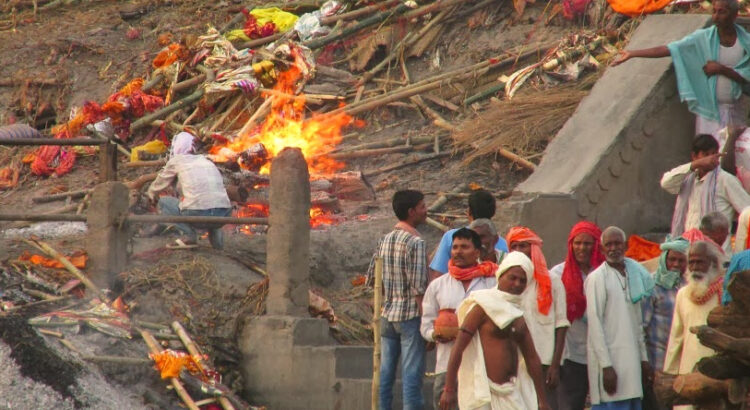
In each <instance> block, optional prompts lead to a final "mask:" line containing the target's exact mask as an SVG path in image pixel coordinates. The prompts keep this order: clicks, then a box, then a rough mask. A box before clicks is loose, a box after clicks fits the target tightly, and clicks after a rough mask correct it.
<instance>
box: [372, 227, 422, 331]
mask: <svg viewBox="0 0 750 410" xmlns="http://www.w3.org/2000/svg"><path fill="white" fill-rule="evenodd" d="M378 256H380V257H381V258H383V309H382V311H381V314H382V316H383V317H384V318H385V319H386V320H388V321H390V322H402V321H405V320H409V319H412V318H415V317H419V316H420V314H419V306H418V304H417V300H416V296H421V295H424V292H425V289H427V253H426V251H425V243H424V240H423V239H422V238H420V237H418V236H415V235H412V234H410V233H408V232H406V231H403V230H401V229H395V230H393V231H391V232H389V233H387V234H386V235H385V236H383V237H382V238H380V241H379V242H378V247H377V250H376V251H375V254H374V255H373V257H372V260H371V261H370V268H369V269H368V270H367V283H368V284H370V285H371V284H372V283H373V282H374V274H375V258H376V257H378Z"/></svg>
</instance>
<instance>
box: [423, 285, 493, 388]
mask: <svg viewBox="0 0 750 410" xmlns="http://www.w3.org/2000/svg"><path fill="white" fill-rule="evenodd" d="M495 287H497V279H495V277H494V276H490V277H482V278H474V279H472V280H471V283H469V287H468V288H467V289H466V290H464V285H463V284H462V283H461V281H460V280H458V279H456V278H454V277H453V276H451V275H450V274H449V273H446V274H444V275H440V277H439V278H437V279H435V280H433V281H432V282H430V284H429V286H427V290H426V291H425V293H424V298H423V299H422V324H421V326H420V329H419V330H420V332H421V333H422V337H424V338H425V340H427V341H428V342H435V338H434V337H433V335H434V332H435V330H434V325H435V320H436V319H437V317H438V313H439V312H440V310H441V309H453V310H456V309H458V306H459V305H460V304H461V302H462V301H463V300H464V299H465V298H466V296H467V295H468V294H469V293H471V292H473V291H475V290H481V289H492V288H495ZM453 344H454V341H450V342H448V343H437V348H436V350H437V359H436V360H435V373H445V371H446V369H447V368H448V359H449V358H450V355H451V349H452V348H453Z"/></svg>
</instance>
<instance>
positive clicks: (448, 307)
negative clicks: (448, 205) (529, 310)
mask: <svg viewBox="0 0 750 410" xmlns="http://www.w3.org/2000/svg"><path fill="white" fill-rule="evenodd" d="M481 251H482V242H481V239H480V237H479V234H477V233H476V232H474V231H472V230H470V229H468V228H461V229H459V230H457V231H456V232H455V233H454V234H453V242H452V245H451V259H450V260H449V261H448V275H441V276H440V277H438V278H437V279H435V280H433V281H432V282H430V284H429V285H428V286H427V290H426V291H425V294H424V299H423V301H422V325H421V327H420V331H421V333H422V337H424V338H425V340H427V341H428V342H436V343H437V358H436V360H435V382H434V383H433V392H434V393H433V394H434V397H433V399H434V407H435V408H436V409H437V408H439V407H440V395H441V394H442V392H443V388H444V387H445V372H446V370H447V369H448V358H449V357H450V353H451V349H452V348H453V342H454V340H455V338H456V334H455V333H457V331H458V318H457V317H456V313H455V310H456V309H457V308H458V306H459V305H460V304H461V302H462V301H463V300H464V299H465V298H466V297H467V296H468V295H469V294H470V293H471V292H473V291H475V290H480V289H493V288H495V287H496V286H497V280H496V279H495V271H496V270H497V265H496V264H494V263H492V262H487V261H485V262H481V263H480V262H479V256H480V254H481Z"/></svg>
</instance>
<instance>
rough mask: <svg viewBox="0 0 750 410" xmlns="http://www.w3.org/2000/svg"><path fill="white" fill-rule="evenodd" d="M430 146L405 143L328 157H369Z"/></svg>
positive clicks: (329, 156)
mask: <svg viewBox="0 0 750 410" xmlns="http://www.w3.org/2000/svg"><path fill="white" fill-rule="evenodd" d="M430 146H432V144H421V145H406V146H402V147H393V148H378V149H364V150H360V151H350V152H338V153H335V154H331V155H328V158H331V159H353V158H363V157H371V156H377V155H383V154H395V153H403V152H411V151H415V150H420V149H425V148H429V147H430Z"/></svg>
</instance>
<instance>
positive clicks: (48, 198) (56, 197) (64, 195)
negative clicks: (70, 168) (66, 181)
mask: <svg viewBox="0 0 750 410" xmlns="http://www.w3.org/2000/svg"><path fill="white" fill-rule="evenodd" d="M89 192H91V188H88V189H81V190H79V191H68V192H61V193H59V194H52V195H42V196H37V197H33V198H31V202H33V203H35V204H43V203H47V202H53V201H60V200H66V199H68V198H70V199H78V198H83V197H84V196H86V194H88V193H89Z"/></svg>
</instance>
